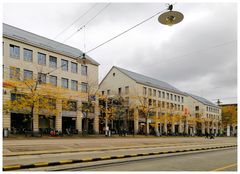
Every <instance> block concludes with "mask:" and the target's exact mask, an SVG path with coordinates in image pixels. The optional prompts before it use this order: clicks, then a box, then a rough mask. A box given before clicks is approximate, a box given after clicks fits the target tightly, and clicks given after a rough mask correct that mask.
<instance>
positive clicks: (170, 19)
mask: <svg viewBox="0 0 240 174" xmlns="http://www.w3.org/2000/svg"><path fill="white" fill-rule="evenodd" d="M172 9H173V5H172V4H171V5H169V7H168V10H169V11H168V12H165V13H163V14H161V15H160V16H159V17H158V21H159V22H160V23H161V24H163V25H168V26H172V25H174V24H177V23H179V22H181V21H182V20H183V18H184V16H183V14H182V13H180V12H178V11H172Z"/></svg>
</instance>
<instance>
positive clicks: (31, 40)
mask: <svg viewBox="0 0 240 174" xmlns="http://www.w3.org/2000/svg"><path fill="white" fill-rule="evenodd" d="M2 24H3V32H2V33H3V36H4V37H9V38H11V39H15V40H18V41H20V42H24V43H27V44H30V45H31V44H32V45H35V46H37V47H39V48H43V49H46V50H48V51H55V52H57V53H60V54H63V55H65V56H70V57H72V58H74V59H77V58H78V57H80V56H81V54H82V53H83V51H82V50H80V49H78V48H75V47H73V46H70V45H66V44H64V43H61V42H58V41H55V40H52V39H49V38H47V37H44V36H41V35H38V34H35V33H32V32H29V31H26V30H24V29H21V28H18V27H15V26H12V25H9V24H6V23H2ZM86 58H87V59H88V60H89V61H90V62H91V64H93V65H97V66H98V65H100V64H99V63H98V62H97V61H96V60H94V59H93V58H91V57H90V56H88V55H86Z"/></svg>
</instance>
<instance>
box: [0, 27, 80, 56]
mask: <svg viewBox="0 0 240 174" xmlns="http://www.w3.org/2000/svg"><path fill="white" fill-rule="evenodd" d="M3 25H8V26H10V27H12V28H16V29H18V30H21V31H23V32H25V33H29V34H32V35H35V36H37V37H41V38H43V39H47V40H49V41H51V42H56V43H58V44H61V45H65V46H67V47H71V48H73V49H77V50H79V51H81V52H82V50H80V49H78V48H76V47H73V46H70V45H67V44H64V43H61V42H59V41H56V40H53V39H50V38H47V37H45V36H42V35H39V34H36V33H33V32H31V31H27V30H24V29H21V28H18V27H15V26H13V25H9V24H6V23H3ZM3 34H4V33H3ZM48 46H49V45H48Z"/></svg>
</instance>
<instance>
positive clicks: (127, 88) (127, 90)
mask: <svg viewBox="0 0 240 174" xmlns="http://www.w3.org/2000/svg"><path fill="white" fill-rule="evenodd" d="M125 94H126V95H127V94H129V86H125Z"/></svg>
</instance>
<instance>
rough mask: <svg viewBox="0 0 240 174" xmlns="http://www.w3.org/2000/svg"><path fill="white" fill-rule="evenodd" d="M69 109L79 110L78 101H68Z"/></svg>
mask: <svg viewBox="0 0 240 174" xmlns="http://www.w3.org/2000/svg"><path fill="white" fill-rule="evenodd" d="M67 105H68V111H77V102H76V101H68V102H67Z"/></svg>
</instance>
